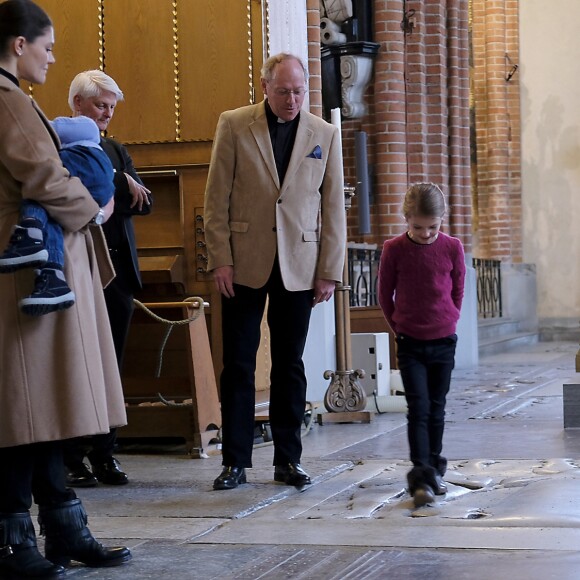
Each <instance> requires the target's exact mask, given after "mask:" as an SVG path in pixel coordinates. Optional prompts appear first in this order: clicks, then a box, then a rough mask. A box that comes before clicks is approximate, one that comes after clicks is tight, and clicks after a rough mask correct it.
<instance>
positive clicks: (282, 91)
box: [274, 87, 306, 97]
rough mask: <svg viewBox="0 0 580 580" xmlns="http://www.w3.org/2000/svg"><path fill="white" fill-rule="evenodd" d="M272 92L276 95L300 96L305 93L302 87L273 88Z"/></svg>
mask: <svg viewBox="0 0 580 580" xmlns="http://www.w3.org/2000/svg"><path fill="white" fill-rule="evenodd" d="M274 93H275V94H276V95H277V96H278V97H289V96H290V95H294V96H295V97H301V96H303V95H304V93H306V89H305V88H304V87H302V88H300V89H294V90H292V89H274Z"/></svg>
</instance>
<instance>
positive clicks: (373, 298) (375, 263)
mask: <svg viewBox="0 0 580 580" xmlns="http://www.w3.org/2000/svg"><path fill="white" fill-rule="evenodd" d="M380 259H381V250H378V249H376V248H348V279H349V282H350V286H351V288H352V290H351V292H350V305H351V306H376V305H377V304H378V300H377V282H378V277H377V276H378V271H379V261H380Z"/></svg>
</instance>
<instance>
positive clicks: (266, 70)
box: [260, 52, 308, 82]
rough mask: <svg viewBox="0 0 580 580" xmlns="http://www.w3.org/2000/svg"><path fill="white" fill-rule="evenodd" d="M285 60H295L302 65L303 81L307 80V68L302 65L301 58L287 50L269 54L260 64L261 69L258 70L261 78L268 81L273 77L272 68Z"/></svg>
mask: <svg viewBox="0 0 580 580" xmlns="http://www.w3.org/2000/svg"><path fill="white" fill-rule="evenodd" d="M285 60H295V61H297V62H298V63H299V64H300V66H301V67H302V70H303V71H304V81H305V82H308V70H307V69H306V67H305V66H304V63H303V62H302V59H301V58H300V57H299V56H296V55H295V54H290V53H288V52H281V53H279V54H274V55H273V56H271V57H270V58H269V59H268V60H267V61H266V62H265V63H264V64H263V66H262V70H261V71H260V74H261V76H262V78H263V79H264V80H265V81H268V82H270V81H271V80H272V79H273V78H274V68H275V67H276V65H277V64H280V63H281V62H283V61H285Z"/></svg>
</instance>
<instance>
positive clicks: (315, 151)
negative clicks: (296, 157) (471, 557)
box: [306, 145, 322, 159]
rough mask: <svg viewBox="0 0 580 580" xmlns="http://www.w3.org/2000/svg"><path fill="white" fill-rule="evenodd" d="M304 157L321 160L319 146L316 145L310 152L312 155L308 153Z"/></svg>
mask: <svg viewBox="0 0 580 580" xmlns="http://www.w3.org/2000/svg"><path fill="white" fill-rule="evenodd" d="M306 157H307V158H308V157H310V158H312V159H322V149H321V148H320V145H317V146H316V147H315V148H314V149H313V150H312V153H309V154H308V155H307V156H306Z"/></svg>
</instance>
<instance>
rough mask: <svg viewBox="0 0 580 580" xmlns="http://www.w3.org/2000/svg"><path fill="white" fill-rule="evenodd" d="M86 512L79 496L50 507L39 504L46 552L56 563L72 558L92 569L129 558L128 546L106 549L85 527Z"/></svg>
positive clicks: (118, 563) (125, 560)
mask: <svg viewBox="0 0 580 580" xmlns="http://www.w3.org/2000/svg"><path fill="white" fill-rule="evenodd" d="M87 522H88V518H87V514H86V512H85V508H84V507H83V504H82V503H81V500H80V499H73V500H70V501H65V502H64V503H60V504H57V505H54V506H50V507H40V510H39V513H38V523H39V524H40V533H41V534H42V535H43V536H46V543H45V554H46V557H47V558H48V559H49V560H50V561H51V562H54V563H55V564H62V565H63V566H66V565H68V564H69V563H70V561H71V560H76V561H77V562H81V563H82V564H85V565H86V566H89V567H91V568H104V567H106V566H120V565H121V564H124V563H125V562H128V561H129V560H130V559H131V552H130V551H129V549H128V548H125V547H118V548H105V547H104V546H102V545H101V544H99V542H97V541H96V540H95V538H93V535H92V534H91V532H90V530H89V528H87Z"/></svg>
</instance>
